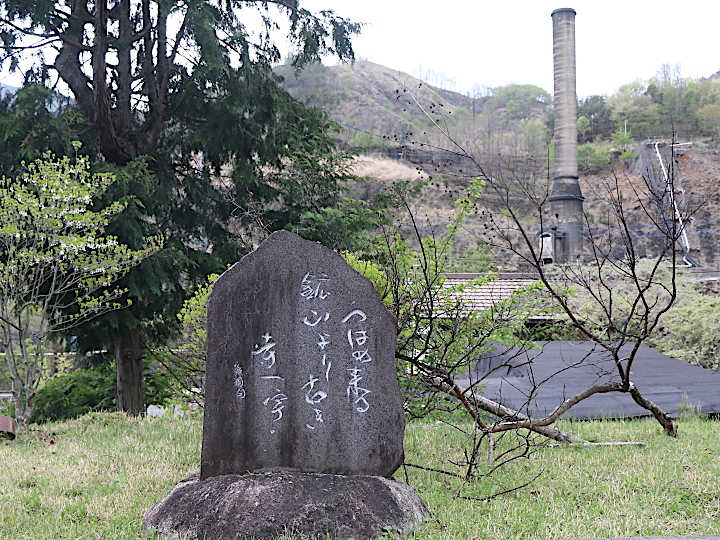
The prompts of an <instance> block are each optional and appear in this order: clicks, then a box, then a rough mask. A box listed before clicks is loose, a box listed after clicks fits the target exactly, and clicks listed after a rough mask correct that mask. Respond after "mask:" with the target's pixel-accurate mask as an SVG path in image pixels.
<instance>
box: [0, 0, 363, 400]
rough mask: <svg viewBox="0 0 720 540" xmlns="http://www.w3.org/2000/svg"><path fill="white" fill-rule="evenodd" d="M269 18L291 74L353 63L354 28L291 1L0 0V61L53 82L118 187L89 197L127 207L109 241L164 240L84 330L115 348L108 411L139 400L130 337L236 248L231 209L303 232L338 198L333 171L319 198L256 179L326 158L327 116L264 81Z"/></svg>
mask: <svg viewBox="0 0 720 540" xmlns="http://www.w3.org/2000/svg"><path fill="white" fill-rule="evenodd" d="M280 18H283V19H284V20H285V22H286V24H287V37H288V38H289V39H290V41H291V42H292V43H293V44H294V45H295V47H296V50H297V52H296V54H294V56H293V64H294V65H295V66H296V67H297V68H301V67H302V66H303V65H305V64H307V63H309V62H315V61H318V60H319V58H320V56H321V55H322V54H326V53H329V54H334V55H336V56H337V57H339V58H340V59H343V60H351V59H352V58H353V50H352V46H351V42H350V38H351V36H352V34H354V33H356V32H357V31H358V30H359V25H357V24H355V23H352V22H350V21H348V20H345V19H343V18H340V17H338V16H336V15H335V14H334V13H333V12H332V11H321V12H320V13H319V14H313V13H311V12H309V11H307V10H305V9H303V8H302V7H300V5H299V0H256V1H253V0H227V1H223V2H220V1H204V0H185V1H182V2H180V1H173V0H168V1H165V0H163V1H157V0H99V1H94V0H93V1H87V0H61V1H59V2H54V1H50V0H35V1H33V2H27V1H25V0H2V1H0V46H2V49H3V52H4V55H3V56H2V59H3V64H4V65H3V66H2V67H6V66H7V65H8V64H9V65H10V66H11V67H13V68H16V69H19V68H21V67H22V66H24V65H27V64H26V63H24V62H23V63H20V59H21V58H22V57H23V55H25V57H26V61H30V60H31V61H32V68H31V69H30V70H28V71H27V73H26V80H29V81H30V80H33V81H36V82H37V81H38V80H39V81H41V82H43V83H44V84H45V85H46V86H54V85H56V84H57V83H58V82H60V83H62V85H65V86H67V87H68V88H69V89H70V92H71V94H72V98H73V100H74V106H75V107H76V110H77V111H78V112H79V114H80V116H81V118H82V120H83V125H82V126H81V129H80V130H79V131H80V134H81V138H82V139H83V142H84V143H85V144H84V148H85V149H87V150H89V152H90V154H91V157H92V158H93V161H94V164H95V169H96V170H103V171H108V172H112V173H113V174H114V175H115V177H116V178H117V181H116V182H115V183H114V184H113V186H111V188H110V189H109V190H108V191H107V192H106V194H105V197H106V199H105V200H104V201H99V202H98V204H105V203H107V200H109V199H111V200H115V201H123V202H124V203H126V209H125V211H124V212H123V213H122V214H121V215H120V216H118V218H117V219H115V220H114V221H113V223H112V224H111V225H110V227H109V232H110V233H111V234H113V235H116V236H117V237H118V238H119V239H120V241H122V242H123V243H125V244H127V245H128V246H130V247H131V248H137V247H138V246H140V245H142V243H143V239H144V238H147V237H150V236H152V235H155V234H161V235H162V236H163V238H164V249H163V250H162V251H161V252H159V253H158V254H156V255H155V256H153V257H151V258H149V259H148V260H146V261H145V262H144V263H143V264H142V265H140V266H139V267H138V268H137V269H136V270H134V271H133V272H131V273H130V274H129V275H128V277H127V278H126V279H125V280H124V282H122V283H121V286H122V287H124V288H127V289H128V290H129V294H130V296H131V298H132V300H133V302H132V308H131V309H128V310H124V311H121V312H117V313H114V314H112V315H111V316H109V317H104V318H103V319H102V320H99V321H97V322H95V323H94V326H93V327H90V328H86V329H85V337H86V340H85V345H86V346H87V347H96V346H98V345H105V346H109V348H112V349H113V350H114V354H115V359H116V364H117V398H118V408H119V409H121V410H125V411H129V412H132V413H138V412H139V411H141V410H142V409H143V407H144V403H143V388H142V381H143V373H142V369H143V356H144V342H145V341H146V340H147V339H151V338H152V339H163V338H165V337H166V336H167V335H168V332H169V331H170V330H171V328H170V325H171V322H170V321H173V320H174V319H175V317H174V313H176V312H177V311H178V309H179V308H180V306H181V305H182V301H183V299H184V298H185V297H186V295H187V290H188V289H189V288H191V286H192V284H193V283H194V282H195V281H196V280H198V279H200V278H201V277H205V276H206V275H207V274H209V273H211V272H213V271H219V270H222V269H223V268H224V266H225V265H226V264H227V263H228V262H230V261H233V260H236V259H237V257H238V256H239V255H240V254H241V253H242V252H243V246H242V245H241V244H238V243H237V242H235V241H233V238H232V237H233V235H232V234H231V232H232V231H235V232H237V231H240V230H242V228H243V225H245V224H246V223H247V221H248V220H249V219H250V218H251V217H252V216H251V214H252V212H250V213H247V215H246V213H241V214H237V210H238V208H240V209H248V208H249V209H257V210H258V211H259V212H261V213H262V212H265V211H266V210H267V209H268V208H273V209H274V211H273V212H271V213H269V214H268V216H267V218H268V219H267V220H266V223H267V225H269V226H270V227H271V228H282V227H287V226H290V225H291V224H292V223H295V224H296V226H298V227H306V226H307V227H309V228H310V229H313V230H317V227H316V226H314V225H313V224H312V223H311V222H312V219H310V218H309V217H308V212H310V213H311V214H312V213H313V212H314V213H315V215H317V216H322V215H324V214H327V209H328V208H331V207H332V206H333V205H337V203H338V202H339V201H341V200H342V197H341V193H340V192H339V191H338V190H337V189H335V188H334V186H335V183H336V182H337V180H338V175H337V170H335V171H329V170H326V171H321V172H324V173H327V175H326V176H325V177H324V179H322V180H320V181H319V182H320V183H323V182H325V183H326V184H327V185H328V186H330V188H332V189H326V190H325V191H322V192H321V193H322V194H324V195H323V196H322V197H311V196H308V197H306V198H305V199H302V198H301V199H300V200H298V199H296V198H294V197H295V196H296V195H297V194H298V193H312V190H313V189H314V188H316V187H317V186H314V185H312V183H313V182H314V183H317V182H318V180H317V179H312V181H310V179H307V180H308V182H309V183H307V184H306V186H305V188H302V189H300V188H298V187H297V186H296V185H294V179H291V178H287V177H283V176H282V175H278V176H277V178H275V179H274V181H273V182H266V179H267V178H266V177H267V174H268V173H267V171H279V170H283V169H284V168H286V167H287V165H288V163H290V162H293V161H297V159H298V158H302V157H303V156H304V157H308V156H311V157H314V158H318V156H327V155H328V154H329V153H330V150H331V139H330V136H329V134H328V129H329V128H330V123H329V122H328V120H327V118H326V117H325V116H324V115H322V114H320V113H318V112H317V111H313V110H309V109H307V108H305V107H304V106H302V105H300V104H299V103H297V102H295V101H294V100H292V99H291V98H290V97H289V95H288V94H287V93H285V92H284V91H283V90H281V89H280V88H279V86H278V82H279V81H278V78H277V77H276V76H275V75H274V74H273V72H272V65H273V63H275V62H278V61H279V60H280V52H279V49H278V47H277V45H276V44H275V42H274V37H275V36H277V34H278V33H279V32H280V24H279V20H280ZM248 21H253V23H250V22H248ZM253 24H254V25H255V26H256V27H257V29H254V26H253ZM54 51H55V52H56V53H57V54H54ZM62 85H61V86H62ZM298 148H302V149H303V150H304V152H303V153H302V155H300V156H298V155H297V152H296V150H297V149H298ZM288 208H289V209H290V211H285V212H284V211H283V210H287V209H288ZM355 210H358V211H359V210H361V209H357V208H356V209H355ZM308 220H309V221H308ZM301 221H304V223H305V225H303V224H301V223H300V222H301ZM231 226H232V227H233V228H232V229H231V228H230V227H231ZM93 337H94V339H91V338H93Z"/></svg>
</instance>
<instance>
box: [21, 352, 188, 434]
mask: <svg viewBox="0 0 720 540" xmlns="http://www.w3.org/2000/svg"><path fill="white" fill-rule="evenodd" d="M145 371H146V376H145V384H146V387H145V403H146V405H150V404H162V403H165V402H166V401H167V400H168V399H170V398H171V397H172V396H173V395H174V393H173V389H172V381H171V380H170V378H169V376H168V375H167V374H166V373H164V372H163V371H158V370H157V369H150V367H149V365H148V364H147V363H146V364H145ZM115 378H116V375H115V369H114V367H113V364H112V363H110V362H103V363H101V364H98V365H95V366H92V367H90V368H87V369H76V370H74V371H71V372H69V373H66V374H63V375H57V376H55V377H53V378H51V379H49V380H48V381H47V382H46V383H45V384H44V385H43V386H42V387H41V388H40V389H39V390H38V392H37V395H36V396H35V408H34V410H33V413H32V417H31V422H34V423H38V424H41V423H45V422H55V421H58V420H67V419H70V418H77V417H78V416H82V415H83V414H86V413H88V412H94V411H104V410H113V409H115Z"/></svg>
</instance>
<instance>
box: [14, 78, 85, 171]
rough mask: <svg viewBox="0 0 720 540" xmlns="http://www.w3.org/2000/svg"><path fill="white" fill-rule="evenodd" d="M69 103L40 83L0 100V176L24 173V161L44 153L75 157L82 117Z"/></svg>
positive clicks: (34, 158) (65, 98) (31, 159)
mask: <svg viewBox="0 0 720 540" xmlns="http://www.w3.org/2000/svg"><path fill="white" fill-rule="evenodd" d="M69 102H70V100H69V99H68V98H67V97H65V96H62V95H61V94H58V93H57V92H53V91H52V90H50V89H49V88H46V87H44V86H42V85H40V84H29V85H28V86H26V87H24V88H21V89H20V90H18V91H17V92H16V93H14V94H7V95H5V96H3V97H0V176H16V175H18V174H21V172H22V169H23V167H22V165H21V162H22V161H26V162H29V161H33V160H36V159H38V158H40V157H41V156H42V155H43V154H44V153H45V152H47V151H51V152H53V153H54V154H56V155H72V154H73V153H74V152H73V148H72V143H71V141H72V140H73V138H74V137H76V136H77V134H76V131H77V128H78V127H79V125H80V122H81V118H80V116H79V114H78V113H77V111H76V110H75V109H74V108H73V107H72V106H71V104H70V103H69Z"/></svg>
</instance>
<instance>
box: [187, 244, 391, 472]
mask: <svg viewBox="0 0 720 540" xmlns="http://www.w3.org/2000/svg"><path fill="white" fill-rule="evenodd" d="M395 328H396V325H395V321H394V319H393V317H392V315H391V314H390V313H389V312H388V311H387V310H386V309H385V307H384V306H383V304H382V302H381V301H380V299H379V298H378V296H377V294H376V293H375V291H374V290H373V287H372V285H371V283H370V282H369V281H368V280H367V279H365V278H364V277H362V276H361V275H360V274H358V273H357V272H355V270H353V269H352V268H350V267H349V266H348V265H347V264H346V263H345V261H344V260H343V259H342V258H341V257H340V256H339V255H337V254H336V253H333V252H332V251H330V250H328V249H327V248H325V247H323V246H321V245H320V244H318V243H315V242H308V241H305V240H302V239H301V238H300V237H298V236H297V235H295V234H292V233H290V232H286V231H279V232H275V233H273V234H272V235H270V236H269V237H268V239H267V240H266V241H265V242H263V243H262V244H261V245H260V247H259V248H258V249H257V250H255V251H254V252H253V253H251V254H249V255H247V256H245V257H243V259H241V260H240V261H239V262H238V263H237V264H235V265H234V266H233V267H232V268H230V269H229V270H228V271H227V272H225V273H224V274H223V275H222V276H221V277H220V278H219V279H218V280H217V282H216V283H215V286H214V288H213V292H212V295H211V297H210V300H209V304H208V328H207V330H208V334H207V341H208V354H207V374H206V383H205V393H206V397H205V420H204V427H203V449H202V462H201V477H202V478H208V477H211V476H217V475H223V474H242V473H244V472H247V471H259V470H264V469H274V468H280V469H290V470H298V471H308V472H323V473H337V474H360V475H379V476H390V475H391V474H392V473H393V472H394V471H395V470H396V469H397V467H399V466H400V464H401V463H402V461H403V457H404V455H403V433H404V429H405V422H404V417H403V410H402V398H401V395H400V390H399V387H398V383H397V377H396V374H395V359H394V353H395V332H396V330H395Z"/></svg>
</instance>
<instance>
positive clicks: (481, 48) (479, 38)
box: [302, 0, 720, 97]
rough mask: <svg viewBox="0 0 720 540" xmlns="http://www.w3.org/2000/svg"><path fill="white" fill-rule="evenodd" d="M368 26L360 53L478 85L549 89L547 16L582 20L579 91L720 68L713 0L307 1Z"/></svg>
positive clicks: (463, 87)
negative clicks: (669, 70)
mask: <svg viewBox="0 0 720 540" xmlns="http://www.w3.org/2000/svg"><path fill="white" fill-rule="evenodd" d="M302 5H303V6H304V7H307V8H309V9H311V10H317V9H333V10H334V11H335V12H336V13H337V14H338V15H341V16H344V17H349V18H351V19H353V20H356V21H359V22H365V23H366V26H365V27H364V29H363V32H362V34H361V35H360V36H358V37H357V38H356V39H355V41H354V46H355V51H356V56H357V57H358V58H364V59H367V60H370V61H373V62H376V63H378V64H382V65H385V66H388V67H390V68H393V69H397V70H400V71H404V72H406V73H409V74H410V75H413V76H416V77H417V76H418V74H419V73H420V69H422V71H423V72H428V71H434V72H436V73H442V74H444V75H445V76H446V77H447V78H448V79H454V80H455V81H456V87H455V89H456V90H458V91H468V90H470V89H471V88H472V87H473V86H475V85H481V86H490V87H493V86H501V85H506V84H512V83H526V84H535V85H537V86H540V87H542V88H544V89H545V90H547V91H548V92H550V93H552V90H553V88H552V86H553V79H552V22H551V18H550V13H551V12H552V11H553V10H554V9H557V8H561V7H572V8H574V9H575V11H576V12H577V17H576V29H575V31H576V48H577V50H576V55H577V92H578V95H579V96H582V97H585V96H589V95H592V94H611V93H612V92H614V91H615V90H616V89H617V88H618V87H619V86H621V85H622V84H625V83H628V82H631V81H633V80H635V79H648V78H650V77H652V76H654V75H655V74H656V73H657V71H658V70H659V69H660V66H661V65H662V64H670V65H672V66H675V65H679V66H680V70H681V74H682V75H683V76H685V77H694V78H696V77H707V76H710V75H712V74H713V73H715V72H717V71H719V70H720V2H718V1H717V0H677V1H668V0H655V1H648V0H624V1H619V0H575V1H569V2H563V1H562V0H556V1H547V0H491V1H488V0H444V1H443V0H432V1H431V0H304V1H303V2H302Z"/></svg>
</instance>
